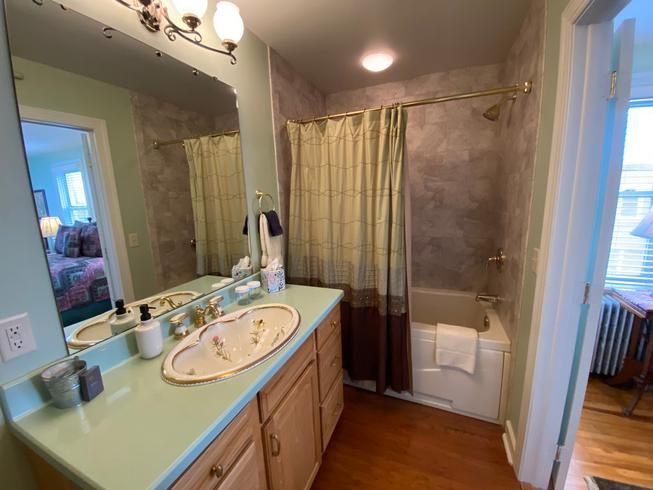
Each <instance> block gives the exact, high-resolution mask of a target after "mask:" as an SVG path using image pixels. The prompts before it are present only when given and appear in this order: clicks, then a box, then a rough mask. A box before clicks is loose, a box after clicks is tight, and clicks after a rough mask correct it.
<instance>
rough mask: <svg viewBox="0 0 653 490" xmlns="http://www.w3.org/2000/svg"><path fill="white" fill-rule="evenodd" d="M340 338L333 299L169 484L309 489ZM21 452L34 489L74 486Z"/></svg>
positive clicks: (328, 420) (335, 383)
mask: <svg viewBox="0 0 653 490" xmlns="http://www.w3.org/2000/svg"><path fill="white" fill-rule="evenodd" d="M340 339H341V334H340V305H337V306H336V307H335V308H334V309H333V310H331V311H330V312H329V314H328V315H327V317H326V318H325V320H324V321H323V322H322V323H321V324H320V326H319V327H318V328H317V330H316V331H315V333H314V334H312V335H311V336H310V337H309V338H308V339H307V340H306V341H305V342H304V343H303V344H302V345H301V347H300V348H299V349H298V350H297V352H295V354H294V355H293V356H292V357H291V358H290V359H289V360H288V361H287V362H286V363H285V365H284V366H283V367H282V368H281V369H280V370H279V372H278V373H277V374H275V376H274V377H273V378H272V379H271V380H270V381H269V382H268V383H267V384H266V385H265V386H264V387H263V388H262V389H261V390H260V391H259V393H258V395H257V396H256V397H254V399H253V400H252V401H251V402H250V403H249V404H248V405H247V406H246V407H245V408H243V410H242V411H241V412H240V413H239V414H238V415H237V416H236V417H235V418H234V419H233V420H232V421H231V422H230V423H229V425H228V426H227V427H226V428H225V429H224V430H223V431H222V432H221V433H220V435H218V436H217V437H216V438H215V439H214V440H213V442H211V444H209V446H208V447H207V448H206V449H205V450H204V452H203V453H202V454H201V455H200V456H199V457H198V458H197V459H196V460H195V461H194V462H193V463H192V464H191V465H190V466H189V467H188V468H187V469H186V471H185V472H184V473H183V474H182V475H181V476H180V477H179V479H178V480H177V481H176V482H175V483H174V484H173V485H172V487H171V488H172V489H173V490H180V489H192V490H196V489H208V488H211V489H218V490H262V489H270V490H306V489H309V488H310V487H311V485H312V483H313V480H314V479H315V476H316V475H317V472H318V470H319V468H320V464H321V462H322V454H323V452H324V450H326V447H327V444H328V443H329V440H330V438H331V436H332V434H333V431H334V429H335V427H336V424H337V423H338V420H339V418H340V415H341V414H342V409H343V386H342V379H343V377H342V355H341V343H340V342H341V340H340ZM29 455H30V456H31V457H30V460H31V461H32V465H33V467H34V469H35V474H36V476H37V480H38V482H39V486H40V488H55V487H56V488H66V489H68V488H70V489H73V488H77V487H76V486H75V485H74V484H73V483H72V482H70V481H68V480H67V479H66V478H65V477H64V476H63V475H61V474H60V473H59V472H58V471H57V470H55V469H54V468H52V467H51V466H50V465H49V464H48V463H45V462H44V461H42V460H41V459H40V458H39V457H38V456H37V455H36V454H34V453H32V452H31V451H29ZM53 484H54V486H53Z"/></svg>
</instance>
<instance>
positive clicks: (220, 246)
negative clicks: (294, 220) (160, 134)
mask: <svg viewBox="0 0 653 490" xmlns="http://www.w3.org/2000/svg"><path fill="white" fill-rule="evenodd" d="M184 148H185V149H186V157H187V158H188V164H189V167H190V191H191V198H192V204H193V216H194V221H195V240H196V244H197V245H196V249H195V251H196V254H197V274H198V275H206V274H217V275H221V276H227V277H229V276H231V266H232V265H234V264H236V263H237V262H238V259H240V258H241V257H244V256H245V255H248V254H249V247H248V240H247V236H246V235H243V223H244V221H245V216H246V214H247V204H246V198H245V181H244V177H243V162H242V157H241V152H240V133H237V132H236V133H230V134H226V135H220V136H202V137H201V138H196V139H189V140H185V141H184Z"/></svg>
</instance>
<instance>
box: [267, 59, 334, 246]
mask: <svg viewBox="0 0 653 490" xmlns="http://www.w3.org/2000/svg"><path fill="white" fill-rule="evenodd" d="M269 54H270V90H271V92H272V113H273V120H274V121H273V122H274V140H275V146H276V157H277V178H278V180H279V204H278V209H279V210H281V212H280V218H281V223H282V224H283V225H285V224H286V223H288V209H289V205H290V172H291V167H292V158H291V153H290V142H289V141H288V132H287V130H286V121H288V120H289V119H303V118H309V117H315V116H320V115H324V114H325V113H326V99H325V96H324V94H322V92H320V91H319V90H318V89H317V88H315V86H313V85H312V84H311V83H310V82H309V81H307V80H306V79H305V78H304V77H302V76H301V75H300V74H299V73H297V72H296V71H295V69H294V68H293V67H292V66H291V65H290V64H289V63H288V62H287V61H286V60H284V59H283V58H282V57H281V56H280V55H279V54H278V53H277V52H276V51H274V50H273V49H270V51H269ZM284 237H285V238H284V240H287V239H288V234H284ZM285 245H286V246H284V250H288V247H287V241H286V242H285Z"/></svg>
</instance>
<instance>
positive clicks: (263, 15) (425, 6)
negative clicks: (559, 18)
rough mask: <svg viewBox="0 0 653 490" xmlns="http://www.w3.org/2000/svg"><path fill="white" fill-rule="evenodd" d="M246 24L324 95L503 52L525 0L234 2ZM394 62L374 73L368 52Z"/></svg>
mask: <svg viewBox="0 0 653 490" xmlns="http://www.w3.org/2000/svg"><path fill="white" fill-rule="evenodd" d="M236 1H237V3H238V6H239V7H240V11H241V15H242V17H243V20H244V22H245V25H246V26H247V28H248V29H251V30H252V31H253V32H254V33H255V34H257V35H258V36H259V37H260V38H261V39H262V40H263V41H264V42H266V43H267V44H269V45H270V46H271V47H272V48H274V49H275V50H276V51H277V52H278V53H279V54H281V56H282V57H283V58H285V59H286V60H287V61H288V62H289V63H290V64H291V65H293V66H294V67H295V69H296V70H297V71H298V72H299V73H301V74H302V75H304V76H305V77H306V78H307V79H308V80H310V81H312V82H313V83H314V84H315V86H316V87H318V88H319V89H321V90H322V91H323V92H325V93H333V92H337V91H340V90H346V89H353V88H360V87H365V86H370V85H376V84H379V83H385V82H390V81H396V80H405V79H408V78H412V77H415V76H418V75H422V74H425V73H432V72H438V71H446V70H451V69H455V68H462V67H466V66H473V65H484V64H491V63H498V62H501V61H503V60H504V59H505V58H506V55H507V53H508V50H509V49H510V46H511V45H512V42H513V41H514V39H515V37H516V36H517V34H518V32H519V28H520V25H521V23H522V21H523V19H524V17H525V15H526V13H527V10H528V7H529V5H530V3H531V2H530V0H402V1H399V0H310V1H308V0H275V1H271V0H236ZM374 49H387V50H390V51H392V52H393V53H394V55H395V57H396V61H395V64H394V65H393V66H391V67H390V68H389V69H388V70H386V71H385V72H381V73H376V74H372V73H369V72H367V71H365V70H364V69H363V68H362V67H361V66H360V58H361V56H362V55H363V54H364V53H366V52H367V51H369V50H374Z"/></svg>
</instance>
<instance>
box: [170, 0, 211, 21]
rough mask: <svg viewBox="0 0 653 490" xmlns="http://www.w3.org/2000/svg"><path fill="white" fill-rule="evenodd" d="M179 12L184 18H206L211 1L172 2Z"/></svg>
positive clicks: (184, 0) (173, 0)
mask: <svg viewBox="0 0 653 490" xmlns="http://www.w3.org/2000/svg"><path fill="white" fill-rule="evenodd" d="M172 3H173V5H174V6H175V9H176V10H177V12H179V13H180V14H181V15H182V16H185V15H191V16H193V17H195V18H197V19H201V18H202V17H204V14H205V13H206V9H207V7H208V6H209V0H172Z"/></svg>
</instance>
